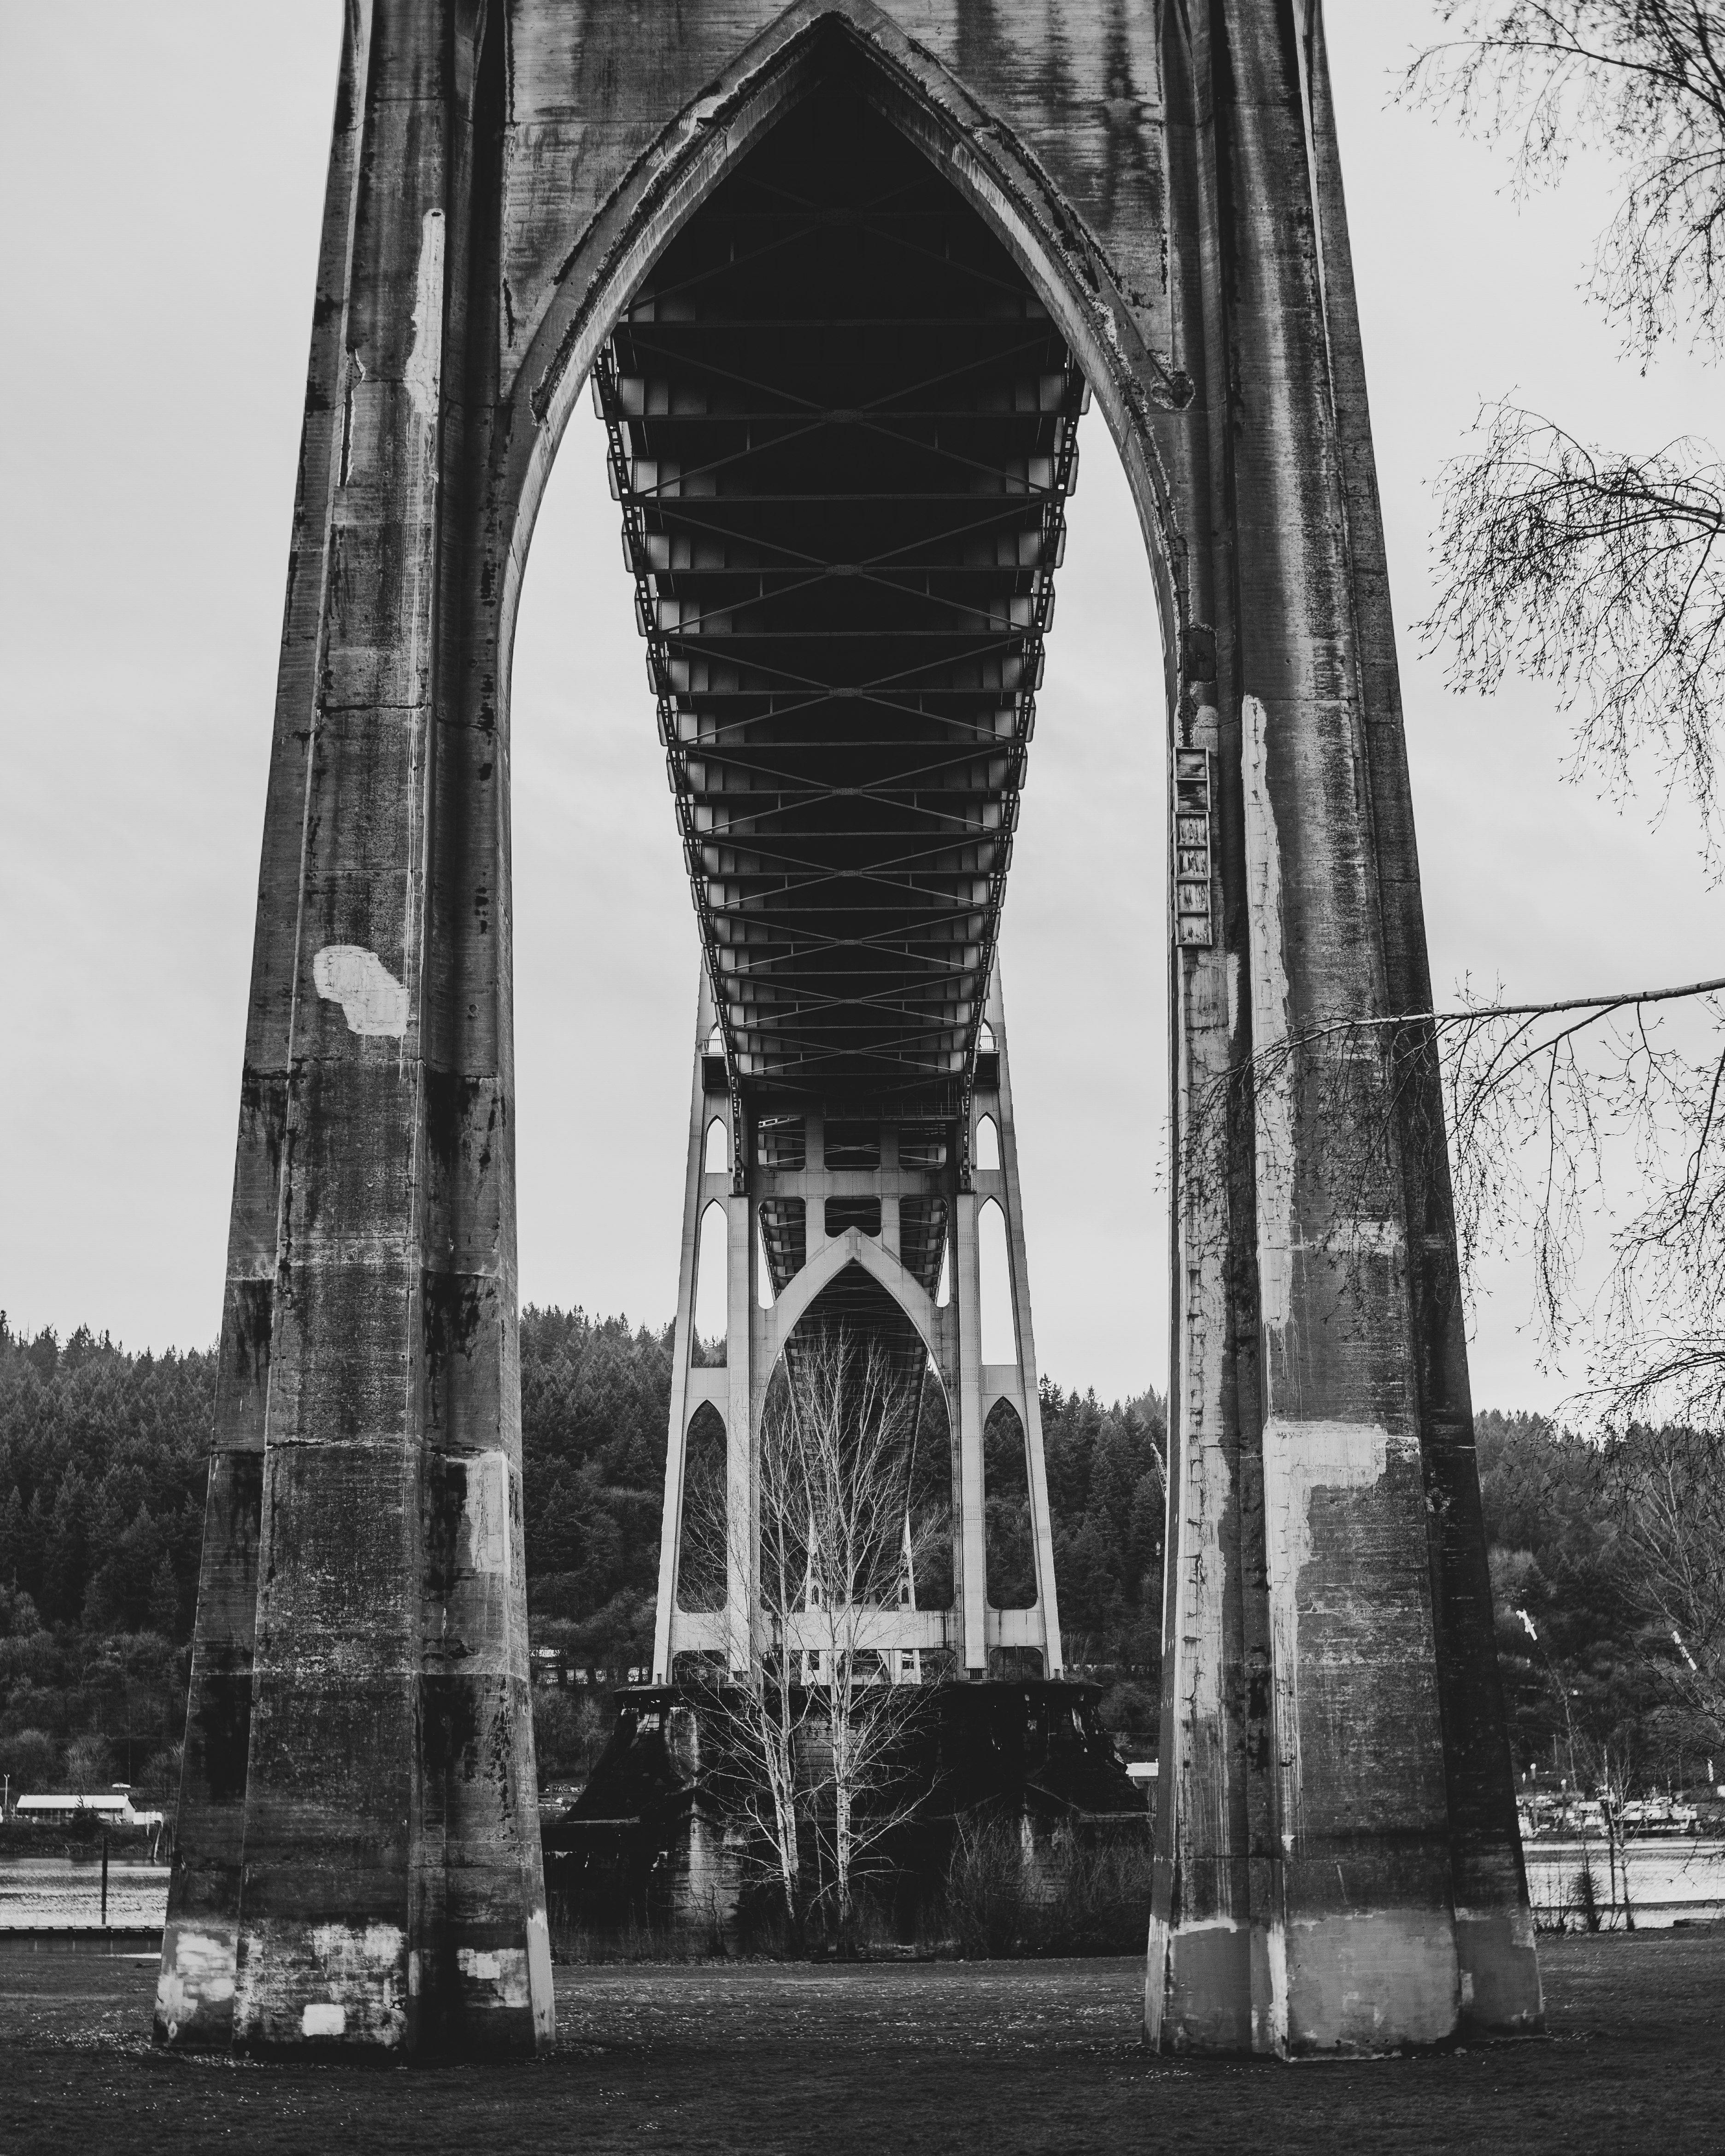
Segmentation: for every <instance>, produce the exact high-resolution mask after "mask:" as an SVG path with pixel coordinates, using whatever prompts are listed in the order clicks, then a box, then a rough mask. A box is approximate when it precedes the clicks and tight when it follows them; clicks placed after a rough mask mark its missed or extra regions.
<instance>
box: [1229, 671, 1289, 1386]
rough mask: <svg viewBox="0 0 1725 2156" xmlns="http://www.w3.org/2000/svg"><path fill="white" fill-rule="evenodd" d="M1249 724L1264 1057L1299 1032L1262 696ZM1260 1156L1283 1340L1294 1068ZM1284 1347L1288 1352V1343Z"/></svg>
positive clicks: (1261, 1139)
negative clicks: (1291, 1003)
mask: <svg viewBox="0 0 1725 2156" xmlns="http://www.w3.org/2000/svg"><path fill="white" fill-rule="evenodd" d="M1241 717H1242V720H1243V721H1244V725H1245V753H1244V758H1243V763H1244V770H1243V776H1244V779H1245V854H1246V926H1247V929H1248V932H1249V936H1250V945H1251V965H1252V1050H1253V1053H1254V1054H1255V1055H1262V1054H1263V1053H1264V1052H1265V1050H1266V1049H1273V1048H1276V1047H1279V1046H1281V1045H1282V1044H1283V1043H1284V1042H1286V1039H1287V1038H1288V1034H1289V1032H1290V1029H1291V1027H1290V1019H1289V1011H1288V972H1287V961H1286V951H1285V948H1284V946H1283V941H1282V917H1281V840H1280V839H1279V838H1278V837H1277V835H1276V811H1275V809H1274V808H1273V807H1272V806H1271V799H1270V783H1269V743H1268V734H1269V726H1270V715H1269V713H1268V712H1267V711H1266V710H1265V708H1264V706H1263V705H1262V704H1261V703H1260V701H1259V700H1258V699H1257V697H1255V696H1248V697H1246V698H1245V700H1244V702H1243V706H1242V711H1241ZM1257 1150H1258V1280H1259V1292H1260V1297H1261V1300H1262V1306H1263V1312H1264V1326H1265V1329H1266V1332H1271V1333H1276V1334H1280V1333H1281V1332H1282V1331H1283V1330H1284V1329H1285V1328H1286V1325H1287V1322H1288V1309H1289V1305H1290V1302H1291V1297H1292V1292H1293V1240H1294V1092H1293V1072H1292V1070H1291V1069H1289V1068H1288V1067H1287V1066H1286V1064H1283V1065H1282V1067H1281V1068H1280V1069H1279V1070H1272V1071H1270V1072H1268V1073H1266V1075H1265V1076H1264V1077H1263V1078H1262V1079H1260V1082H1259V1086H1258V1091H1257ZM1276 1345H1277V1346H1280V1345H1281V1342H1280V1340H1278V1341H1277V1342H1276ZM1273 1374H1274V1373H1272V1377H1273ZM1272 1404H1273V1402H1272Z"/></svg>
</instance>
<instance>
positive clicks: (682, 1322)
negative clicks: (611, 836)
mask: <svg viewBox="0 0 1725 2156" xmlns="http://www.w3.org/2000/svg"><path fill="white" fill-rule="evenodd" d="M713 1015H714V1014H713V997H712V988H711V983H709V981H708V979H707V975H706V967H704V966H703V967H702V968H701V988H700V992H699V993H698V994H697V996H696V1012H695V1050H694V1055H693V1056H692V1058H691V1061H692V1065H693V1076H692V1078H691V1081H690V1091H689V1142H688V1155H687V1159H686V1162H685V1168H684V1173H683V1238H682V1245H681V1250H680V1255H679V1260H678V1265H677V1314H676V1323H675V1327H674V1329H673V1332H672V1336H671V1395H670V1429H669V1430H668V1432H667V1436H666V1443H665V1504H664V1508H663V1510H662V1511H661V1512H660V1520H659V1603H658V1612H657V1615H656V1617H655V1622H654V1630H653V1681H654V1682H655V1684H666V1683H669V1682H670V1676H671V1669H672V1664H673V1661H674V1659H675V1655H676V1654H677V1652H678V1650H679V1647H680V1645H681V1644H682V1643H681V1642H680V1640H679V1639H678V1638H677V1637H676V1636H675V1635H676V1630H677V1589H678V1569H679V1565H680V1558H681V1535H682V1525H683V1496H684V1491H685V1486H686V1484H687V1480H688V1471H689V1424H690V1421H691V1418H692V1417H693V1415H694V1414H695V1411H696V1409H697V1408H698V1407H699V1406H700V1404H701V1401H702V1400H703V1399H706V1398H707V1397H709V1395H708V1394H707V1393H706V1391H705V1390H703V1389H702V1387H703V1384H704V1383H706V1382H710V1381H706V1380H704V1379H703V1378H702V1377H701V1376H698V1375H696V1373H695V1346H696V1331H695V1304H696V1296H697V1294H698V1293H699V1282H698V1278H697V1276H698V1271H699V1267H700V1263H701V1221H702V1219H704V1218H705V1216H706V1208H707V1203H708V1194H709V1192H708V1182H709V1178H708V1176H707V1171H706V1133H707V1126H708V1124H709V1123H710V1122H711V1121H712V1119H713V1117H714V1116H716V1115H717V1114H719V1113H721V1102H722V1101H723V1100H724V1097H725V1096H723V1094H722V1093H721V1092H719V1091H716V1090H714V1091H709V1089H708V1086H707V1082H706V1081H707V1065H708V1060H709V1058H708V1050H709V1047H710V1045H711V1037H712V1030H713ZM719 1075H723V1074H722V1071H721V1072H720V1073H719ZM727 1180H728V1178H727ZM727 1293H728V1291H727ZM729 1427H730V1419H729V1417H728V1415H727V1417H726V1430H729ZM727 1455H728V1445H727ZM727 1481H728V1476H727Z"/></svg>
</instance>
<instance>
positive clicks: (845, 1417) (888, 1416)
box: [685, 1328, 936, 1931]
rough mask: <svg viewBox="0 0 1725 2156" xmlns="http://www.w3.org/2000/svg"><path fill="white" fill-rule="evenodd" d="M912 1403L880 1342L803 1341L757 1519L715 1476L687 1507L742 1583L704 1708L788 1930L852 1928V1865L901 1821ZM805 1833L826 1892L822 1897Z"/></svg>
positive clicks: (700, 1538)
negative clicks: (733, 1633) (902, 1622)
mask: <svg viewBox="0 0 1725 2156" xmlns="http://www.w3.org/2000/svg"><path fill="white" fill-rule="evenodd" d="M917 1407H918V1394H917V1389H916V1386H915V1385H914V1384H911V1383H906V1380H905V1378H904V1376H903V1374H902V1373H901V1371H899V1370H898V1368H896V1365H895V1363H894V1362H893V1360H892V1358H891V1356H890V1355H889V1354H888V1353H887V1352H886V1350H885V1348H884V1347H882V1346H881V1344H880V1342H878V1341H877V1340H875V1338H874V1337H872V1336H868V1337H863V1338H860V1339H858V1338H855V1337H852V1336H851V1335H850V1334H848V1333H846V1332H844V1331H843V1330H842V1329H837V1328H834V1329H830V1330H814V1329H810V1330H809V1331H806V1332H803V1333H800V1334H799V1335H798V1337H797V1338H796V1339H795V1340H794V1341H793V1345H792V1348H791V1351H790V1353H789V1354H788V1356H787V1358H786V1360H785V1363H784V1365H783V1367H782V1368H781V1369H780V1370H779V1371H778V1373H776V1374H775V1377H774V1379H773V1383H772V1385H771V1387H770V1388H769V1389H768V1397H767V1402H766V1406H765V1409H764V1411H763V1413H762V1419H761V1425H760V1430H759V1433H758V1436H757V1445H756V1475H755V1491H756V1497H755V1518H754V1520H753V1521H752V1522H751V1521H750V1520H748V1519H747V1518H739V1517H736V1516H735V1515H734V1514H732V1512H731V1511H730V1509H729V1507H728V1505H727V1502H726V1489H725V1485H724V1480H723V1478H722V1476H714V1477H712V1478H711V1481H707V1482H705V1483H699V1484H696V1486H692V1487H691V1491H690V1493H689V1496H688V1497H687V1499H686V1500H685V1522H686V1525H685V1535H686V1536H687V1537H689V1541H690V1548H691V1556H693V1557H694V1558H695V1559H696V1563H697V1565H698V1568H699V1569H700V1570H701V1573H703V1574H704V1576H706V1578H708V1579H709V1580H711V1579H714V1578H724V1577H725V1574H726V1571H727V1570H728V1571H729V1573H731V1574H732V1576H733V1577H735V1578H739V1579H741V1580H742V1581H743V1582H745V1583H746V1584H747V1588H748V1594H747V1599H748V1602H749V1605H750V1607H751V1609H752V1611H753V1613H754V1616H753V1622H752V1628H751V1635H750V1637H749V1639H748V1640H747V1643H746V1644H745V1645H743V1650H742V1658H741V1661H738V1662H737V1663H736V1664H735V1666H732V1669H731V1670H730V1671H728V1672H727V1673H726V1680H725V1681H721V1682H717V1683H716V1684H715V1686H714V1688H713V1693H712V1697H713V1703H714V1707H715V1711H716V1713H717V1714H718V1716H719V1717H720V1720H721V1726H722V1727H723V1728H724V1729H725V1731H726V1744H727V1747H728V1749H729V1752H730V1754H731V1760H730V1763H731V1767H732V1773H733V1774H734V1775H735V1777H736V1782H737V1788H738V1790H739V1793H740V1796H739V1801H740V1803H741V1804H742V1809H743V1810H744V1812H745V1814H746V1815H747V1817H748V1818H749V1819H750V1820H752V1823H753V1825H755V1827H756V1828H757V1831H758V1834H759V1836H760V1840H761V1842H762V1845H763V1846H764V1847H765V1848H766V1849H767V1850H768V1851H769V1852H770V1856H769V1862H770V1865H771V1868H772V1871H773V1879H774V1884H775V1887H776V1889H777V1892H778V1895H779V1897H780V1898H781V1900H782V1902H783V1907H784V1911H785V1915H786V1918H787V1922H788V1924H789V1925H790V1926H791V1928H793V1931H799V1930H800V1929H801V1928H802V1925H803V1919H804V1916H805V1913H806V1912H807V1910H808V1909H809V1907H811V1906H812V1905H813V1904H814V1903H815V1902H818V1901H819V1900H821V1899H823V1898H829V1899H830V1901H831V1902H832V1904H833V1907H834V1914H835V1915H836V1917H837V1918H838V1921H839V1923H840V1924H841V1925H842V1924H845V1923H848V1922H850V1918H851V1916H852V1913H853V1909H854V1903H855V1876H856V1870H857V1866H858V1863H859V1861H860V1860H861V1859H862V1858H863V1857H864V1856H866V1854H867V1852H868V1851H869V1850H870V1849H871V1848H872V1847H874V1846H875V1845H877V1844H878V1843H879V1842H880V1840H881V1839H882V1838H883V1837H884V1836H886V1835H888V1834H890V1833H891V1832H892V1831H893V1830H895V1829H896V1827H897V1826H898V1825H900V1824H901V1822H902V1820H903V1818H904V1816H905V1815H906V1803H905V1802H904V1801H901V1788H900V1778H899V1774H898V1769H897V1764H896V1753H897V1749H898V1745H899V1741H900V1739H901V1735H902V1732H903V1731H904V1728H905V1725H906V1722H907V1720H908V1718H909V1716H910V1714H911V1712H912V1711H913V1709H914V1707H915V1704H916V1697H917V1693H916V1686H914V1685H911V1684H906V1683H903V1682H901V1681H900V1680H901V1678H902V1677H903V1676H904V1675H905V1674H906V1671H905V1670H904V1668H903V1667H902V1666H901V1657H899V1656H898V1655H896V1654H894V1653H892V1652H891V1651H890V1650H887V1649H886V1647H885V1646H884V1642H885V1641H886V1640H887V1639H888V1637H889V1636H890V1633H891V1626H892V1625H893V1623H894V1622H895V1620H896V1619H897V1616H898V1614H899V1610H900V1607H901V1594H902V1589H903V1586H904V1583H905V1581H906V1578H907V1576H910V1575H911V1573H914V1570H915V1568H916V1565H917V1564H918V1563H919V1562H920V1561H922V1559H924V1558H926V1557H927V1555H928V1554H929V1553H930V1551H931V1548H932V1537H933V1535H934V1533H935V1532H936V1529H935V1527H934V1524H933V1522H932V1521H926V1520H924V1519H922V1517H919V1514H918V1512H917V1508H916V1504H915V1502H914V1499H913V1482H912V1464H913V1451H914V1444H915V1437H916V1413H917ZM805 1835H806V1836H807V1837H808V1838H809V1840H811V1841H812V1842H813V1843H814V1845H815V1847H816V1849H817V1850H818V1851H819V1856H820V1857H821V1859H822V1861H821V1864H820V1876H821V1878H822V1881H824V1882H827V1881H829V1882H830V1883H829V1884H824V1885H823V1886H819V1887H817V1888H815V1889H814V1890H811V1888H810V1886H809V1879H808V1876H807V1871H806V1867H805V1866H804V1863H803V1843H804V1837H805Z"/></svg>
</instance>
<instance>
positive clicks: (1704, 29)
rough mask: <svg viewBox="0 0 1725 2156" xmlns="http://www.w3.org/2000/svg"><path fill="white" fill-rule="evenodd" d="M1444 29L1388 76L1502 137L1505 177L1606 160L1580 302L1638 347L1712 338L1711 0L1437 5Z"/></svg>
mask: <svg viewBox="0 0 1725 2156" xmlns="http://www.w3.org/2000/svg"><path fill="white" fill-rule="evenodd" d="M1440 13H1441V16H1442V18H1443V21H1444V23H1445V26H1446V28H1449V29H1450V30H1451V31H1452V32H1453V33H1455V34H1454V35H1453V36H1451V37H1450V38H1446V39H1445V41H1444V42H1443V43H1441V44H1436V45H1434V46H1432V47H1430V49H1427V50H1426V51H1425V52H1423V53H1421V54H1420V55H1419V57H1418V58H1417V59H1415V60H1414V63H1413V64H1412V65H1411V66H1410V67H1409V69H1408V71H1407V74H1406V75H1405V76H1404V80H1403V84H1402V94H1403V95H1404V97H1405V98H1406V99H1408V100H1409V101H1410V102H1413V103H1417V104H1430V105H1440V104H1441V105H1451V106H1453V107H1455V109H1456V110H1457V111H1458V112H1459V114H1460V115H1461V120H1462V121H1463V124H1464V125H1465V126H1469V127H1470V128H1471V129H1472V130H1473V131H1475V132H1476V133H1477V134H1480V135H1481V136H1486V138H1488V139H1490V140H1493V141H1497V140H1502V141H1506V142H1507V144H1508V145H1509V146H1510V147H1511V148H1512V154H1513V156H1514V159H1515V170H1516V177H1517V183H1518V185H1520V186H1522V187H1532V186H1534V185H1537V184H1539V183H1542V182H1545V183H1549V182H1553V181H1554V180H1556V179H1557V177H1558V176H1559V175H1560V174H1561V173H1562V172H1563V167H1564V166H1565V165H1566V164H1567V162H1568V158H1569V157H1570V155H1571V154H1572V151H1573V150H1574V146H1575V145H1576V144H1578V143H1583V142H1587V143H1592V144H1594V145H1596V146H1599V148H1601V149H1603V150H1604V151H1605V152H1606V153H1607V154H1608V155H1609V156H1610V157H1612V158H1613V159H1614V160H1615V162H1616V163H1617V164H1618V166H1619V167H1620V170H1621V172H1622V175H1623V184H1624V192H1623V194H1622V197H1621V198H1620V202H1619V204H1618V208H1617V210H1616V212H1615V215H1614V216H1613V218H1612V219H1611V222H1610V223H1609V226H1608V227H1607V228H1606V230H1605V232H1604V234H1603V235H1602V237H1601V239H1600V241H1599V247H1598V250H1597V252H1596V254H1595V256H1594V264H1593V269H1592V273H1591V277H1590V280H1589V282H1590V287H1591V290H1592V292H1593V295H1594V298H1595V300H1597V301H1598V302H1599V305H1601V306H1602V307H1603V308H1604V311H1605V312H1606V314H1607V315H1608V316H1609V317H1610V318H1611V319H1612V320H1613V321H1616V322H1617V323H1618V324H1619V325H1620V326H1621V327H1622V328H1623V330H1624V331H1625V334H1626V335H1627V336H1628V337H1629V338H1630V341H1631V342H1632V343H1633V344H1634V345H1635V346H1636V347H1637V348H1638V349H1640V351H1641V352H1644V353H1645V352H1651V350H1652V348H1653V346H1655V345H1656V343H1657V342H1658V341H1659V340H1660V339H1661V337H1663V336H1671V335H1672V334H1674V333H1676V332H1677V331H1681V330H1683V329H1687V330H1688V331H1690V332H1691V333H1692V335H1693V336H1696V337H1697V339H1700V340H1704V341H1717V340H1718V339H1719V338H1720V336H1721V335H1722V333H1725V308H1722V300H1725V284H1722V279H1721V275H1720V271H1721V267H1722V260H1725V9H1722V8H1719V7H1717V6H1715V5H1712V4H1709V0H1445V4H1444V5H1443V7H1442V8H1440Z"/></svg>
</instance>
